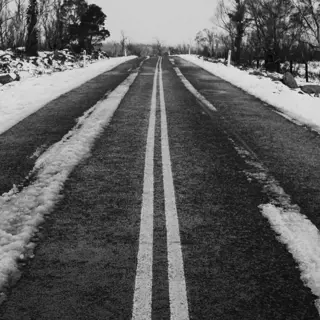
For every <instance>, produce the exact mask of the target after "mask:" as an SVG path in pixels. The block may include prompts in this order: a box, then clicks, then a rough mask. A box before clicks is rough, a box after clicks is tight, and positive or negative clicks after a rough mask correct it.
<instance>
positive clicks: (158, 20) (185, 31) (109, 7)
mask: <svg viewBox="0 0 320 320" xmlns="http://www.w3.org/2000/svg"><path fill="white" fill-rule="evenodd" d="M87 2H88V3H89V4H91V3H95V4H96V5H98V6H99V7H101V8H102V10H103V12H104V13H105V14H106V15H107V19H106V27H107V29H108V30H109V31H110V33H111V37H110V38H109V39H110V40H115V41H119V40H120V32H121V30H123V31H124V32H125V34H126V35H127V36H128V37H129V39H130V40H131V41H132V42H144V43H148V42H154V39H155V38H158V39H159V40H161V41H162V42H164V44H166V45H174V44H179V43H181V44H182V43H188V42H189V40H190V39H192V40H193V39H194V37H195V35H196V33H197V31H199V30H202V29H203V28H208V27H209V28H210V27H211V26H212V23H211V22H210V18H211V17H212V16H213V14H214V8H215V6H216V3H217V0H161V1H152V0H122V1H121V0H87Z"/></svg>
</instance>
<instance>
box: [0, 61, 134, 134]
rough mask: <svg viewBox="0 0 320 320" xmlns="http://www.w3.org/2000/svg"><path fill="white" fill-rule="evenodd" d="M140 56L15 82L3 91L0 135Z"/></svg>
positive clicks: (0, 89)
mask: <svg viewBox="0 0 320 320" xmlns="http://www.w3.org/2000/svg"><path fill="white" fill-rule="evenodd" d="M134 58H136V56H129V57H119V58H110V59H108V60H107V59H105V60H100V61H98V62H96V63H93V64H90V65H88V66H87V67H86V68H81V69H73V70H66V71H64V72H61V73H60V72H59V73H53V74H52V75H42V76H41V77H38V78H28V79H24V80H23V81H20V82H12V83H10V84H8V85H6V86H3V87H1V88H0V134H1V133H3V132H5V131H6V130H8V129H10V128H11V127H12V126H14V125H15V124H16V123H18V122H19V121H21V120H22V119H24V118H25V117H27V116H29V115H30V114H32V113H34V112H36V111H37V110H39V109H40V108H42V107H43V106H44V105H45V104H46V103H48V102H49V101H51V100H53V99H55V98H57V97H59V96H60V95H62V94H64V93H66V92H68V91H70V90H72V89H74V88H76V87H78V86H80V85H81V84H83V83H85V82H86V81H88V80H90V79H92V78H94V77H96V76H98V75H99V74H101V73H103V72H106V71H108V70H110V69H112V68H114V67H116V66H117V65H119V64H121V63H123V62H125V61H128V60H131V59H134Z"/></svg>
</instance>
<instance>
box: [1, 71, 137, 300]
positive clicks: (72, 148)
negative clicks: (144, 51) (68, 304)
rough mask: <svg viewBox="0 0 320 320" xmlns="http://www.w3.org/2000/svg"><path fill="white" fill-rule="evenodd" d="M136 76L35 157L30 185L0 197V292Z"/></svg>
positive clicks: (23, 257)
mask: <svg viewBox="0 0 320 320" xmlns="http://www.w3.org/2000/svg"><path fill="white" fill-rule="evenodd" d="M136 76H137V73H132V74H131V75H130V76H129V77H128V78H127V79H126V80H125V81H123V82H122V83H121V84H120V85H119V86H118V87H117V88H116V89H115V90H114V91H113V92H111V93H110V94H109V96H108V98H107V99H106V100H101V101H99V102H98V103H97V104H96V105H95V106H93V107H92V108H91V109H90V110H88V111H86V113H85V114H84V115H83V116H82V117H80V118H79V120H78V123H77V125H76V126H75V127H74V128H73V129H72V130H71V131H70V132H69V133H68V134H66V135H65V136H64V137H63V139H62V140H61V141H59V142H57V143H56V144H54V145H53V146H52V147H51V148H49V149H48V150H47V151H46V152H44V153H43V154H42V155H41V156H40V157H39V158H38V160H37V161H36V164H35V167H34V170H33V172H32V173H31V174H35V179H34V180H33V182H32V184H30V185H29V186H27V187H25V188H24V189H22V190H21V192H19V190H18V189H17V188H16V187H14V188H13V189H12V190H10V191H9V192H8V193H4V194H3V195H2V196H1V197H0V290H4V289H5V288H6V287H7V286H9V285H11V284H12V282H14V281H15V280H14V279H16V278H17V277H18V276H19V270H18V263H17V261H18V260H19V259H20V260H21V259H25V258H26V255H29V256H30V255H32V250H33V247H34V246H35V244H34V243H32V242H30V241H31V240H32V236H33V235H34V234H35V232H37V231H38V229H37V226H38V225H39V224H40V223H41V222H42V221H43V220H44V216H45V215H46V214H49V213H50V212H51V211H52V210H53V208H54V205H55V204H56V203H57V201H58V200H59V199H60V197H61V194H60V192H61V190H62V189H63V185H64V183H65V181H66V179H67V177H68V176H69V174H70V173H71V171H72V170H73V168H74V167H75V166H76V165H77V164H78V163H79V162H80V161H81V160H82V159H84V158H85V157H86V156H88V155H89V153H90V149H91V148H92V146H93V143H94V140H95V139H96V138H97V137H98V136H99V135H100V134H101V133H102V132H103V130H104V128H105V126H106V125H107V124H108V123H109V121H110V120H111V118H112V116H113V114H114V112H115V110H116V109H117V107H118V106H119V104H120V102H121V100H122V98H123V97H124V95H125V94H126V93H127V91H128V90H129V87H130V86H131V84H132V83H133V81H134V80H135V78H136ZM0 300H1V297H0Z"/></svg>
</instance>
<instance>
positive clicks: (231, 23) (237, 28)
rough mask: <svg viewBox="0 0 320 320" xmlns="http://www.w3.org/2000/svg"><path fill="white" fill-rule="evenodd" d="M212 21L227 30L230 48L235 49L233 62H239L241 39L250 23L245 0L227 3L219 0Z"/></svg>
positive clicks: (233, 0) (234, 0)
mask: <svg viewBox="0 0 320 320" xmlns="http://www.w3.org/2000/svg"><path fill="white" fill-rule="evenodd" d="M214 22H216V24H217V25H218V26H219V27H220V28H222V29H223V30H225V31H227V32H228V34H229V36H230V40H231V44H232V49H233V50H234V51H235V54H234V58H235V62H236V63H237V64H239V63H240V58H241V45H242V40H243V37H244V35H245V31H246V29H247V28H248V26H249V25H250V23H251V17H250V16H249V14H248V10H247V0H232V1H229V2H228V3H227V4H226V1H225V0H220V1H219V3H218V6H217V10H216V14H215V20H214Z"/></svg>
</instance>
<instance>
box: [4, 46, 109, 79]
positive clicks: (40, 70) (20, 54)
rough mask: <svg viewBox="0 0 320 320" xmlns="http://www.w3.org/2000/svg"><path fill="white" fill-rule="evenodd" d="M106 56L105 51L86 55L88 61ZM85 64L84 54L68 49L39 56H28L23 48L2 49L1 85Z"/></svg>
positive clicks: (44, 52)
mask: <svg viewBox="0 0 320 320" xmlns="http://www.w3.org/2000/svg"><path fill="white" fill-rule="evenodd" d="M104 58H109V57H108V55H107V54H106V53H105V52H104V51H94V52H93V53H92V54H91V55H86V56H85V59H86V63H92V62H93V61H94V60H100V59H104ZM83 64H84V55H83V54H74V53H73V52H71V51H70V50H68V49H64V50H55V51H41V52H39V54H38V56H37V57H27V56H26V55H25V54H24V50H23V48H17V49H16V50H15V51H13V50H12V49H8V50H6V51H2V50H0V85H3V84H7V83H9V82H11V81H19V80H20V79H21V78H25V77H30V76H37V75H41V74H51V73H53V72H58V71H64V70H67V69H74V68H81V67H83Z"/></svg>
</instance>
